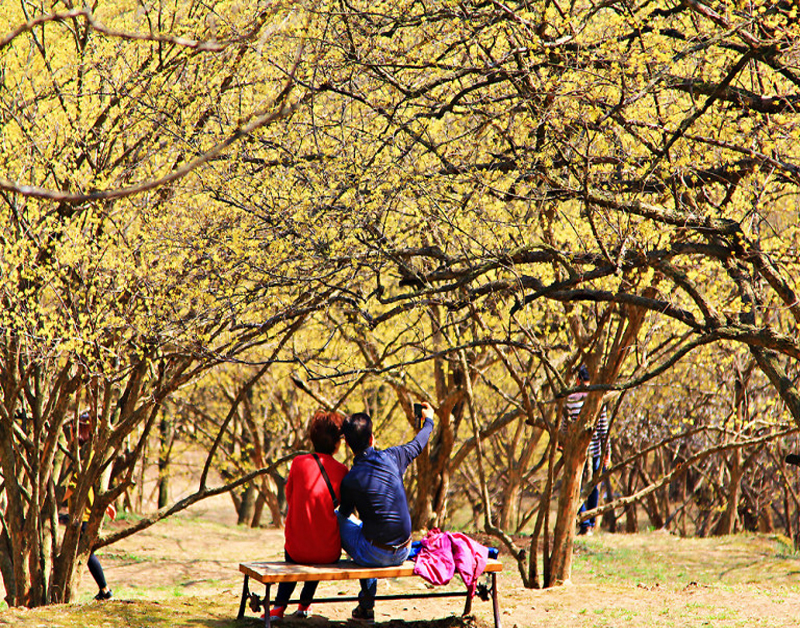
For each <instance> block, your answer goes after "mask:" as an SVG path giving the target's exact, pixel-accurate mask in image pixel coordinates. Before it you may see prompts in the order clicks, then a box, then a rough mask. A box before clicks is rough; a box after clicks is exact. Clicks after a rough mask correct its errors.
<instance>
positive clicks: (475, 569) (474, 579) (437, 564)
mask: <svg viewBox="0 0 800 628" xmlns="http://www.w3.org/2000/svg"><path fill="white" fill-rule="evenodd" d="M488 557H489V549H488V548H487V547H484V546H483V545H481V544H480V543H478V542H477V541H475V540H473V539H471V538H469V537H468V536H467V535H466V534H461V533H460V532H442V531H441V530H439V529H438V528H434V529H433V530H431V531H430V532H428V536H426V537H425V538H424V539H423V540H422V546H421V548H420V551H419V554H417V558H416V563H415V565H414V573H415V574H417V575H418V576H422V577H423V578H425V580H427V581H428V582H431V583H433V584H447V583H448V582H450V580H451V579H452V578H453V576H454V575H455V574H456V572H457V573H458V575H460V576H461V579H462V580H463V581H464V584H465V585H466V586H467V591H468V592H469V594H470V596H472V595H475V586H476V585H477V583H478V578H480V576H481V574H482V573H483V570H484V569H485V568H486V559H487V558H488Z"/></svg>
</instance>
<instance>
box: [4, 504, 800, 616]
mask: <svg viewBox="0 0 800 628" xmlns="http://www.w3.org/2000/svg"><path fill="white" fill-rule="evenodd" d="M123 523H124V522H118V523H115V524H114V525H122V524H123ZM282 547H283V537H282V533H281V532H280V531H276V530H265V529H255V530H254V529H248V528H243V527H237V526H236V525H235V524H234V515H233V509H232V507H231V506H230V502H228V501H227V499H226V498H219V499H217V500H216V501H212V502H209V503H206V504H201V505H199V506H196V507H194V508H193V509H192V510H190V511H189V512H186V513H184V514H182V515H180V516H177V517H175V518H173V519H172V520H169V521H166V522H162V523H160V524H158V525H156V526H154V527H152V528H150V529H149V530H147V531H145V532H143V533H140V534H138V535H136V536H133V537H131V538H128V539H126V540H124V541H122V542H120V543H119V544H117V545H114V546H112V547H109V548H105V549H104V550H101V551H100V552H99V553H98V555H99V557H100V559H101V562H102V564H103V566H104V568H105V572H106V576H107V579H108V581H109V585H110V586H111V587H112V589H113V590H114V599H113V600H112V601H110V602H103V603H101V602H94V601H92V597H93V595H94V593H95V591H94V584H93V582H92V580H91V577H90V576H89V574H88V572H86V573H84V574H82V581H81V590H80V595H79V599H78V601H77V602H76V603H74V604H70V605H66V606H56V607H51V608H44V609H34V610H17V609H10V610H4V611H2V612H0V626H2V625H8V626H21V627H31V628H33V627H39V626H48V627H50V626H52V627H54V628H58V627H65V628H67V627H78V626H81V627H87V628H95V627H97V628H100V627H106V626H130V627H135V628H145V627H146V628H156V627H160V626H186V627H203V626H207V627H209V628H233V627H234V626H240V627H241V626H253V627H255V626H258V625H263V622H262V621H261V620H259V619H258V617H257V616H256V615H255V614H253V613H251V612H249V611H248V617H247V618H246V620H245V621H243V622H241V623H238V622H237V621H236V614H237V611H238V604H239V596H240V594H241V586H242V578H241V574H240V573H239V571H238V564H239V563H240V562H247V561H252V560H279V559H280V558H281V557H282ZM503 558H504V562H505V564H506V570H505V572H504V573H503V574H501V576H500V578H499V583H500V584H499V591H500V606H501V610H502V625H503V627H504V628H514V627H515V626H516V627H517V628H537V627H545V626H547V627H553V626H570V627H573V626H575V627H578V626H579V627H580V628H590V627H593V626H598V627H600V626H609V627H610V626H631V627H637V628H639V627H642V628H644V627H648V628H651V627H652V628H656V627H657V628H664V627H669V626H713V627H718V626H724V627H728V626H741V627H754V626H755V627H768V628H773V627H779V626H780V627H788V626H797V625H798V621H799V620H798V617H800V555H797V554H795V553H793V551H792V548H791V546H790V545H789V544H788V543H787V542H786V540H785V539H783V538H782V537H779V536H775V535H737V536H732V537H726V538H713V539H681V538H678V537H675V536H673V535H670V534H667V533H663V532H649V533H640V534H635V535H625V534H615V535H611V534H607V533H606V534H604V533H603V532H599V533H597V534H596V535H595V536H593V537H590V538H584V537H581V538H580V539H579V540H578V542H577V546H576V553H575V562H574V568H573V584H572V585H571V586H566V587H560V588H557V589H550V590H528V589H524V588H523V587H522V585H521V580H520V577H519V574H518V571H517V567H516V565H515V564H514V563H512V561H511V559H510V557H509V556H508V555H504V554H502V553H501V559H503ZM257 586H260V585H257ZM450 586H453V587H455V589H458V588H459V586H460V582H458V583H456V582H454V583H452V584H451V585H450ZM425 588H426V584H425V583H424V582H423V581H422V580H418V579H415V578H414V579H411V578H405V579H398V580H390V581H382V582H381V583H380V584H379V590H380V592H381V593H389V592H391V593H395V592H397V593H400V592H414V591H423V590H424V589H425ZM357 590H358V583H357V582H355V581H353V582H345V583H323V584H322V585H320V590H319V593H318V595H323V594H324V595H325V596H326V597H331V596H335V595H339V594H344V595H354V594H355V593H357ZM257 592H259V593H263V590H262V591H257ZM352 606H353V604H352V603H347V604H345V603H342V604H325V605H317V606H316V607H314V611H315V613H316V616H315V617H312V618H311V619H310V620H305V621H302V620H288V621H284V622H283V625H285V626H296V625H307V626H309V628H317V627H319V628H322V627H323V626H328V627H330V628H335V627H337V626H344V625H345V621H346V619H347V618H348V617H349V615H350V610H351V608H352ZM462 606H463V604H462V602H461V601H460V600H458V599H444V600H398V601H381V602H379V603H378V606H377V607H376V623H377V624H378V625H385V626H390V625H391V626H395V627H396V626H410V627H413V628H427V627H436V628H451V627H453V628H455V627H461V626H477V627H480V628H486V627H488V626H491V625H492V612H491V604H490V603H485V602H482V601H480V600H476V602H475V603H474V605H473V615H474V617H472V618H470V619H469V620H467V621H462V620H460V619H459V618H458V616H459V615H460V613H461V610H462ZM290 610H291V609H290Z"/></svg>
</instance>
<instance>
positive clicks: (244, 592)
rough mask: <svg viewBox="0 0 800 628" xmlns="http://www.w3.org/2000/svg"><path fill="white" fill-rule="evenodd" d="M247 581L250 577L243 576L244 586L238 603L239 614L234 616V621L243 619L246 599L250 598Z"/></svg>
mask: <svg viewBox="0 0 800 628" xmlns="http://www.w3.org/2000/svg"><path fill="white" fill-rule="evenodd" d="M249 580H250V576H248V575H247V574H245V576H244V586H242V601H241V602H239V614H238V615H237V616H236V619H243V618H244V605H245V604H246V603H247V598H248V597H249V596H250V587H249V586H248V584H249Z"/></svg>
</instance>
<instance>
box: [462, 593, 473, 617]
mask: <svg viewBox="0 0 800 628" xmlns="http://www.w3.org/2000/svg"><path fill="white" fill-rule="evenodd" d="M471 612H472V596H471V595H470V594H469V589H467V600H466V602H464V612H463V613H462V615H463V616H465V617H466V616H467V615H469V614H470V613H471Z"/></svg>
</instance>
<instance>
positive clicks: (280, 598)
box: [270, 410, 347, 619]
mask: <svg viewBox="0 0 800 628" xmlns="http://www.w3.org/2000/svg"><path fill="white" fill-rule="evenodd" d="M343 420H344V417H343V416H342V415H340V414H338V413H336V412H324V411H322V410H319V411H317V412H316V413H315V414H314V416H312V417H311V421H310V423H309V426H308V436H309V438H310V439H311V444H312V445H313V446H314V453H313V454H304V455H302V456H297V458H295V459H294V460H293V461H292V466H291V468H290V469H289V479H288V480H287V482H286V501H287V511H286V524H285V527H284V536H285V539H286V542H285V544H284V551H285V554H286V561H287V562H290V563H301V564H324V563H335V562H336V561H337V560H339V557H340V556H341V553H342V545H341V539H340V536H339V524H338V522H337V520H336V515H335V514H334V512H333V510H334V508H335V507H336V506H338V505H339V501H338V500H339V496H340V494H339V487H340V486H341V484H342V478H343V477H344V476H345V474H346V473H347V467H346V466H344V465H343V464H342V463H341V462H338V461H336V460H335V459H334V458H333V454H334V453H335V452H336V450H337V449H338V447H339V442H340V441H341V427H342V421H343ZM318 584H319V583H318V582H306V583H304V585H303V590H302V592H301V593H300V606H299V608H298V609H297V612H296V613H295V616H298V617H308V615H309V614H310V611H309V607H310V606H311V602H312V601H313V599H314V593H315V592H316V590H317V585H318ZM294 587H295V583H294V582H281V583H280V584H279V585H278V593H277V595H276V596H275V603H274V605H273V608H272V610H271V611H270V619H280V618H282V617H283V614H284V611H285V610H286V606H287V604H288V602H289V598H290V597H291V595H292V593H293V592H294Z"/></svg>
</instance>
